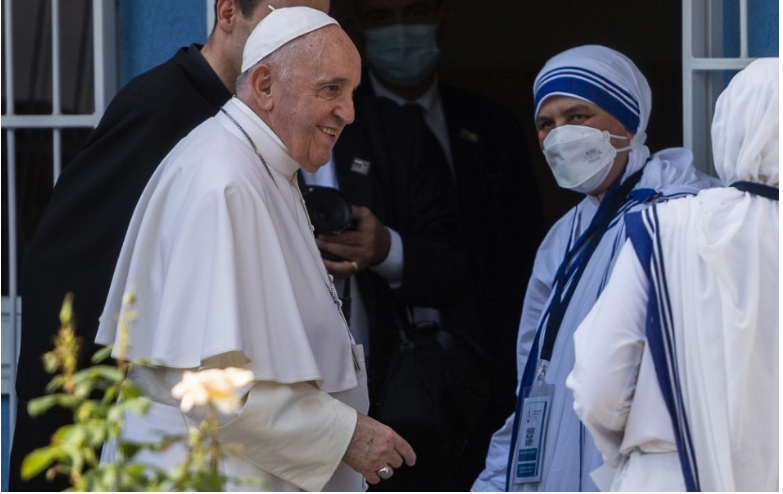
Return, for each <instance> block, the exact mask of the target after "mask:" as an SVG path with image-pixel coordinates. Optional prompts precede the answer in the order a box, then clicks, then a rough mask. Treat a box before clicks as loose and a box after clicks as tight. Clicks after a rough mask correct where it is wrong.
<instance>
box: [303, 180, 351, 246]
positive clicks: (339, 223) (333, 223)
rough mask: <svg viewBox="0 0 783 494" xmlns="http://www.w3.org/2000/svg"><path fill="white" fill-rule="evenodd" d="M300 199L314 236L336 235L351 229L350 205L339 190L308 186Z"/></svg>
mask: <svg viewBox="0 0 783 494" xmlns="http://www.w3.org/2000/svg"><path fill="white" fill-rule="evenodd" d="M302 197H304V200H305V205H306V206H307V214H309V215H310V223H312V224H313V228H314V229H315V234H316V235H337V234H338V233H341V232H344V231H345V230H347V229H349V228H350V227H351V203H350V202H349V201H348V199H346V198H345V196H344V195H343V194H342V192H340V191H339V190H337V189H335V188H333V187H322V186H320V185H308V186H307V187H305V188H304V190H303V191H302Z"/></svg>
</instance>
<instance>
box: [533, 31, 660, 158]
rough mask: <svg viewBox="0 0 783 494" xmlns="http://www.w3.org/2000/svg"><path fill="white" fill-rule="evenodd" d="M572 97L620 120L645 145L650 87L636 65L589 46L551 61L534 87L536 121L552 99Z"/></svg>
mask: <svg viewBox="0 0 783 494" xmlns="http://www.w3.org/2000/svg"><path fill="white" fill-rule="evenodd" d="M556 95H558V96H570V97H572V98H578V99H581V100H585V101H589V102H590V103H593V104H595V105H598V106H599V107H601V108H602V109H603V110H604V111H606V112H607V113H609V114H610V115H612V116H613V117H614V118H616V119H617V120H618V121H619V122H620V123H622V124H623V125H624V126H625V128H627V129H628V130H630V131H631V132H633V133H634V134H636V136H635V138H634V140H635V141H637V142H639V143H641V142H644V131H645V130H646V129H647V122H648V121H649V118H650V109H651V106H652V95H651V93H650V85H649V84H648V83H647V79H645V77H644V75H642V73H641V72H640V71H639V69H638V68H637V67H636V65H635V64H634V63H633V62H632V61H631V60H630V59H629V58H628V57H626V56H625V55H623V54H622V53H620V52H617V51H615V50H612V49H611V48H606V47H605V46H598V45H585V46H579V47H577V48H571V49H570V50H566V51H564V52H562V53H560V54H559V55H556V56H554V57H552V58H551V59H549V61H548V62H547V63H546V64H545V65H544V68H543V69H541V72H539V73H538V76H537V77H536V82H535V85H534V86H533V96H534V99H535V108H536V111H535V114H534V115H535V117H538V111H539V109H540V108H541V103H542V102H543V101H544V100H545V99H546V98H548V97H550V96H556Z"/></svg>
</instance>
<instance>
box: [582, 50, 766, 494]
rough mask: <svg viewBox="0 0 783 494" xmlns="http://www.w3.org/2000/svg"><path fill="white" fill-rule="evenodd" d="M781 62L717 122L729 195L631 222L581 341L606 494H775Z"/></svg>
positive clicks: (719, 193)
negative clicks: (698, 493) (608, 480)
mask: <svg viewBox="0 0 783 494" xmlns="http://www.w3.org/2000/svg"><path fill="white" fill-rule="evenodd" d="M778 91H779V78H778V59H777V58H774V59H760V60H757V61H755V62H753V63H751V64H750V65H749V66H748V67H747V68H746V69H745V70H743V71H742V72H740V73H739V74H738V75H736V76H735V77H734V79H733V80H732V81H731V83H730V84H729V86H728V87H727V88H726V90H725V91H724V92H723V94H721V96H720V98H719V99H718V102H717V106H716V109H715V116H714V118H713V124H712V142H713V154H714V158H715V168H716V170H717V172H718V175H719V176H720V178H721V180H722V182H723V184H724V187H722V188H715V189H710V190H705V191H702V192H700V193H699V194H698V195H697V196H694V197H689V198H685V199H679V200H676V201H671V202H668V203H666V204H662V205H658V206H655V207H654V208H651V209H648V210H646V211H643V212H641V213H639V214H635V215H629V216H627V217H626V224H627V230H628V234H629V241H628V242H627V243H626V244H625V246H624V248H623V251H622V253H621V254H620V257H619V259H618V260H617V264H616V266H615V270H614V272H613V274H612V278H611V280H610V281H609V284H608V285H607V287H606V289H605V290H604V292H603V294H602V296H601V298H600V299H599V300H598V302H597V303H596V305H595V307H594V308H593V310H592V311H591V312H590V314H589V315H588V316H587V318H585V321H584V322H583V323H582V325H581V326H580V327H579V329H578V330H577V332H576V334H575V337H574V339H575V344H576V365H575V366H574V369H573V372H572V373H571V375H570V376H569V378H568V381H567V384H568V387H569V388H571V389H572V390H573V393H574V407H575V410H576V412H577V413H578V414H579V416H580V417H581V419H582V420H583V422H584V423H585V424H586V425H587V428H588V429H589V430H590V432H591V434H592V436H593V438H594V439H595V442H596V444H597V445H598V447H599V448H600V449H601V451H602V452H603V454H604V455H605V457H606V462H607V464H609V465H611V466H616V467H618V470H617V473H616V476H615V477H614V481H613V484H612V490H623V491H640V490H648V491H649V490H653V491H662V490H686V489H687V490H689V491H693V490H705V491H777V490H778V489H779V475H780V473H779V472H780V470H779V453H778V433H779V426H778V420H779V415H778V414H779V405H778V398H779V377H778V359H779V336H778V335H779V323H780V318H779V303H780V302H779V288H778V283H779V264H778V263H779V212H778V192H779V189H778V187H779V182H778V170H779V162H778V159H779V158H778V140H779V127H778V105H779V99H778Z"/></svg>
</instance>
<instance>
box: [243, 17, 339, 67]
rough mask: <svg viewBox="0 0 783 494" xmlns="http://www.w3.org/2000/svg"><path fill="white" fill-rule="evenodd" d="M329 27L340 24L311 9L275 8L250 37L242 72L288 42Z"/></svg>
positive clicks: (246, 46)
mask: <svg viewBox="0 0 783 494" xmlns="http://www.w3.org/2000/svg"><path fill="white" fill-rule="evenodd" d="M329 24H337V21H336V20H334V19H332V18H331V17H329V16H328V15H326V14H324V13H323V12H321V11H320V10H316V9H311V8H310V7H284V8H280V9H274V10H273V11H272V12H271V13H270V14H269V15H267V16H266V17H264V18H263V19H262V20H261V22H259V23H258V25H257V26H256V27H255V29H253V32H252V33H250V36H248V38H247V41H246V42H245V49H244V51H243V52H242V72H244V71H246V70H247V69H249V68H250V67H252V66H253V65H255V64H257V63H258V62H259V61H261V60H263V59H264V57H266V56H267V55H269V54H270V53H272V52H274V51H275V50H277V49H278V48H280V47H281V46H283V45H284V44H286V43H288V42H289V41H291V40H294V39H296V38H298V37H299V36H302V35H303V34H307V33H310V32H312V31H315V30H317V29H321V28H322V27H325V26H328V25H329ZM338 25H339V24H338Z"/></svg>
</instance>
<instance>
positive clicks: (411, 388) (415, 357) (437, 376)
mask: <svg viewBox="0 0 783 494" xmlns="http://www.w3.org/2000/svg"><path fill="white" fill-rule="evenodd" d="M398 326H399V325H398ZM399 335H400V342H399V344H398V346H397V348H396V350H395V352H394V353H393V354H392V356H391V359H390V360H389V366H388V369H387V373H386V376H385V379H384V382H383V387H382V391H381V395H380V400H379V407H378V420H380V421H381V422H383V423H384V424H386V425H388V426H390V427H392V428H393V429H395V430H401V429H404V430H410V429H421V430H427V431H429V432H430V433H433V434H439V435H440V434H443V435H445V434H447V433H448V424H449V413H448V410H446V409H445V407H446V403H444V397H445V396H444V395H445V393H444V392H445V389H444V385H445V380H444V373H445V371H446V368H447V366H448V365H449V360H450V353H451V352H452V350H453V348H454V346H455V344H456V341H455V338H454V336H452V335H451V334H449V333H448V332H446V331H444V330H443V329H442V328H441V326H440V325H439V324H437V323H434V322H426V323H419V324H414V325H412V326H411V327H410V328H404V327H399Z"/></svg>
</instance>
